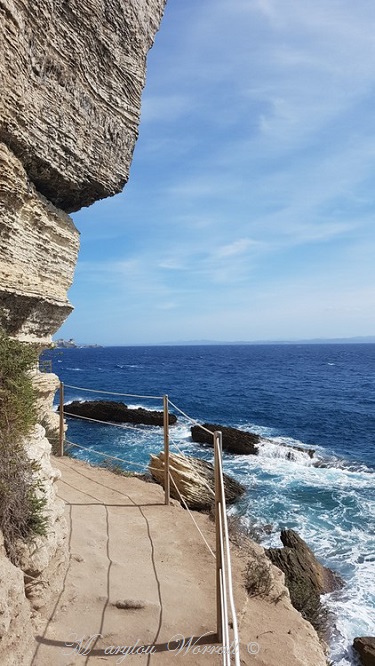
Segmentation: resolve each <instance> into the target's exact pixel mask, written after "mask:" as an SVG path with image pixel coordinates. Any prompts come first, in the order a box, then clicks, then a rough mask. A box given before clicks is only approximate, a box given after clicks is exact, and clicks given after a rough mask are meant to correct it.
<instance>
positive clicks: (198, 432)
mask: <svg viewBox="0 0 375 666" xmlns="http://www.w3.org/2000/svg"><path fill="white" fill-rule="evenodd" d="M203 428H206V429H207V430H210V432H212V433H214V432H215V431H217V430H220V431H221V432H222V434H223V449H224V451H229V453H240V454H253V455H255V454H257V453H258V446H257V445H258V444H259V442H260V437H259V435H255V434H254V433H252V432H244V431H243V430H237V429H236V428H227V427H225V426H221V425H217V424H214V423H204V424H203ZM191 436H192V438H193V442H199V443H201V444H209V445H210V446H213V438H212V436H211V435H210V434H209V433H208V432H206V431H205V430H202V428H201V427H200V426H198V425H195V426H193V427H192V428H191Z"/></svg>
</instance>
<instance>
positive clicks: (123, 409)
mask: <svg viewBox="0 0 375 666" xmlns="http://www.w3.org/2000/svg"><path fill="white" fill-rule="evenodd" d="M64 414H66V415H67V416H69V414H72V415H74V416H84V417H86V418H89V419H96V420H98V421H108V422H111V423H135V424H143V425H153V426H162V425H163V412H158V411H151V410H148V409H142V407H138V409H129V407H127V405H125V404H124V403H123V402H115V401H109V400H87V401H85V402H79V400H75V401H74V402H71V403H70V404H68V405H64ZM176 421H177V417H176V416H175V415H174V414H169V425H173V424H174V423H176Z"/></svg>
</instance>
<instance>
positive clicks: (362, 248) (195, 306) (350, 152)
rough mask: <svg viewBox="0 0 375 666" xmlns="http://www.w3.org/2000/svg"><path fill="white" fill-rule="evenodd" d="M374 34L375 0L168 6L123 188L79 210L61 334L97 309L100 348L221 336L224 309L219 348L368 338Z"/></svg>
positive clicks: (208, 0) (374, 318)
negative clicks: (218, 324)
mask: <svg viewBox="0 0 375 666" xmlns="http://www.w3.org/2000/svg"><path fill="white" fill-rule="evenodd" d="M374 22H375V4H374V3H372V2H370V0H358V1H357V2H356V3H355V5H354V4H353V3H349V2H329V3H327V1H326V0H304V2H303V3H302V2H300V0H290V1H288V2H287V3H280V1H279V0H251V2H250V1H249V0H231V2H228V1H227V0H205V2H201V0H189V2H188V3H184V2H182V3H178V2H177V3H173V2H170V3H168V4H167V9H166V14H165V19H164V22H163V24H162V27H161V30H160V33H159V34H158V36H157V39H156V43H155V46H154V47H153V49H152V51H151V52H150V55H149V64H148V80H147V85H146V89H145V94H144V101H143V110H142V121H141V126H140V139H139V141H138V143H137V146H136V150H135V158H134V162H133V165H132V168H131V176H130V181H129V183H128V185H127V186H126V188H125V191H124V193H123V194H122V195H120V196H118V197H115V198H113V199H110V200H108V201H105V202H101V203H99V204H98V205H97V206H95V207H93V208H92V209H89V210H85V211H82V212H81V213H79V214H78V215H77V224H78V226H79V228H81V230H82V249H81V259H80V264H79V267H78V271H77V278H76V283H75V285H74V287H73V289H72V294H71V298H72V300H73V302H74V301H75V302H76V304H77V311H76V313H75V315H74V318H73V319H72V326H73V324H74V326H77V325H78V322H79V321H80V319H79V317H80V315H79V312H80V309H82V313H84V314H82V326H83V327H84V326H85V323H84V321H83V317H84V318H85V321H86V320H88V318H89V315H88V304H89V303H91V304H92V306H93V307H94V304H96V307H97V308H98V309H99V310H100V311H101V312H102V313H105V315H104V316H103V336H104V337H103V340H104V341H105V335H106V333H105V331H104V324H106V325H107V324H108V323H109V322H111V325H112V326H113V327H114V328H115V329H116V330H118V331H119V333H118V335H119V338H118V341H119V342H123V341H126V340H130V341H131V340H132V339H133V340H134V339H135V338H137V339H139V336H140V335H141V334H142V331H145V330H146V329H147V331H148V335H149V338H148V339H149V341H152V339H154V340H155V341H157V340H163V339H164V340H166V339H171V338H173V337H175V338H183V339H186V338H189V337H193V338H197V337H198V338H203V337H208V338H210V337H217V335H216V329H215V330H213V327H214V324H213V321H214V318H213V315H214V314H216V313H217V312H218V311H220V312H221V313H223V317H222V327H223V328H222V338H225V337H227V338H228V339H229V338H230V339H250V338H255V337H261V338H275V337H282V336H283V335H285V336H286V337H303V336H304V335H305V336H306V337H314V336H315V335H318V336H319V335H328V334H332V335H335V336H337V335H352V334H355V333H359V334H361V333H362V334H370V333H372V332H373V330H374V328H375V308H373V307H372V308H371V304H373V293H372V291H371V290H370V289H369V287H368V285H369V284H372V283H374V282H375V267H374V262H373V251H375V233H374V224H373V216H374V195H373V172H374V164H375V138H374V137H375V120H374V114H373V108H374V102H375V100H374V94H375V93H374V91H375V70H374V67H373V62H374V59H375V40H374V37H373V25H374ZM176 26H178V29H176ZM366 303H367V306H368V307H367V308H366ZM354 308H357V309H356V310H354ZM358 308H359V310H358ZM354 312H355V313H356V314H355V316H354V314H353V313H354ZM146 313H148V315H149V316H148V321H147V316H146ZM254 313H256V316H254ZM327 313H328V314H327ZM77 318H78V319H77ZM150 321H152V325H150ZM67 326H68V324H67ZM354 329H355V330H354ZM69 332H71V334H72V335H73V336H74V335H75V330H71V331H69ZM144 339H146V338H144Z"/></svg>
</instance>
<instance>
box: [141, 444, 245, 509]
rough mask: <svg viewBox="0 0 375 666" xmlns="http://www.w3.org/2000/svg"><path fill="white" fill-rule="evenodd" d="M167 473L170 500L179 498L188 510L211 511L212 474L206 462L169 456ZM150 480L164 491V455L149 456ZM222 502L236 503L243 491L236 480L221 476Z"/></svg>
mask: <svg viewBox="0 0 375 666" xmlns="http://www.w3.org/2000/svg"><path fill="white" fill-rule="evenodd" d="M169 465H170V473H171V476H172V479H173V481H174V483H173V481H172V480H171V485H170V490H171V497H173V498H174V499H177V500H179V501H180V495H179V493H178V492H177V490H176V487H175V485H176V486H177V488H178V490H179V492H180V494H181V496H182V497H183V499H184V500H185V502H186V504H187V505H188V507H189V509H195V510H196V511H203V510H207V509H210V508H211V507H212V505H213V504H214V499H215V474H214V467H213V465H211V464H210V463H208V462H206V461H205V460H199V459H198V458H193V457H191V456H183V455H178V454H175V453H173V454H172V453H171V454H170V456H169ZM149 469H150V473H151V474H152V477H153V478H154V479H155V481H157V482H158V483H160V484H161V485H162V486H163V488H164V452H163V451H162V452H160V453H159V455H158V456H154V455H152V456H151V457H150V465H149ZM223 476H224V489H225V499H226V501H227V503H228V504H231V503H233V502H235V501H236V500H237V499H238V498H239V497H241V495H243V493H244V492H245V488H244V487H243V486H242V485H241V484H240V483H238V481H236V480H235V479H233V478H232V477H231V476H228V475H227V474H224V475H223Z"/></svg>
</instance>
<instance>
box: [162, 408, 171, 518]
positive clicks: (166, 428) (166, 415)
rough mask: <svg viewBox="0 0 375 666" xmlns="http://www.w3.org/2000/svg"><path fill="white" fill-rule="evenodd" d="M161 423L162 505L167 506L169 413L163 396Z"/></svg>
mask: <svg viewBox="0 0 375 666" xmlns="http://www.w3.org/2000/svg"><path fill="white" fill-rule="evenodd" d="M163 415H164V418H163V421H164V493H165V500H164V503H165V504H166V505H167V506H168V505H169V497H170V478H169V412H168V396H167V395H164V396H163Z"/></svg>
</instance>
